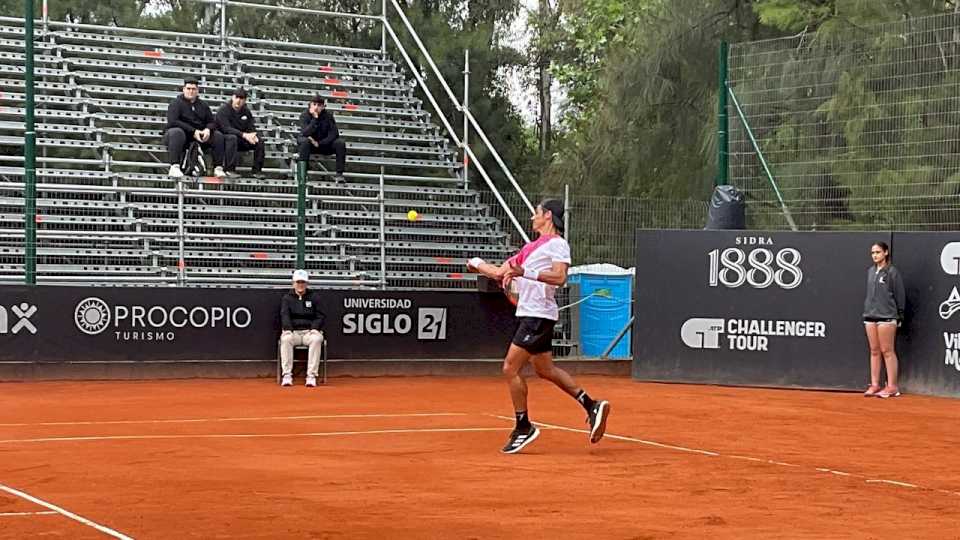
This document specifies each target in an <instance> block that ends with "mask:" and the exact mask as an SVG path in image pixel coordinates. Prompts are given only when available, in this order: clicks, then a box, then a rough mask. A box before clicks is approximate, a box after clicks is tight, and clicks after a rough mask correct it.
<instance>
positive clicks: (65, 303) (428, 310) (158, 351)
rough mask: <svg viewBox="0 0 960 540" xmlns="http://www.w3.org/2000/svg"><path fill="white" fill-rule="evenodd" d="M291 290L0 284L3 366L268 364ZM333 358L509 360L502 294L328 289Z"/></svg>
mask: <svg viewBox="0 0 960 540" xmlns="http://www.w3.org/2000/svg"><path fill="white" fill-rule="evenodd" d="M285 292H286V291H285V290H283V289H275V290H265V289H227V288H198V289H191V288H156V287H139V288H134V287H116V288H109V287H23V286H2V287H0V361H17V362H30V361H34V362H58V361H68V360H69V361H91V362H109V361H148V360H163V361H169V360H224V361H230V360H265V359H273V358H275V357H276V354H277V339H278V337H279V334H280V317H279V306H280V298H281V297H282V295H283V294H284V293H285ZM321 295H322V298H323V302H324V303H323V305H322V310H323V312H324V313H325V315H326V324H325V327H324V332H325V334H326V337H327V340H328V344H329V357H330V358H331V359H458V358H465V359H466V358H497V357H501V356H503V355H504V353H505V352H506V349H507V346H508V345H509V340H510V337H511V335H512V332H513V330H514V325H515V322H514V317H513V308H512V306H511V305H510V304H509V303H508V302H507V300H506V299H505V298H504V297H503V295H490V294H479V293H475V292H474V293H470V292H458V291H450V292H430V291H411V292H385V291H361V290H329V291H327V290H323V291H321Z"/></svg>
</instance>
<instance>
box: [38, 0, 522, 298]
mask: <svg viewBox="0 0 960 540" xmlns="http://www.w3.org/2000/svg"><path fill="white" fill-rule="evenodd" d="M190 1H192V2H196V3H200V4H208V5H215V6H219V10H220V13H219V20H220V25H219V26H220V28H219V36H216V35H210V34H203V33H182V32H170V31H163V30H146V29H138V28H123V27H117V26H104V25H95V24H82V23H74V22H57V21H51V20H50V18H49V1H48V0H43V3H42V14H41V19H40V20H39V21H36V22H39V24H41V25H42V27H43V29H45V30H46V29H50V28H70V29H78V30H98V31H109V32H120V33H124V34H133V35H155V36H167V37H177V38H180V39H182V38H187V39H191V38H192V39H198V40H200V41H202V42H215V41H216V40H217V39H219V41H220V43H221V46H227V45H228V43H230V42H236V43H251V44H263V43H270V42H269V41H265V40H257V39H254V38H248V37H240V36H231V35H230V28H229V24H228V23H229V17H228V11H230V10H234V9H256V10H267V11H275V12H285V13H292V14H297V15H314V16H319V17H332V18H345V19H355V20H364V21H373V22H375V23H379V24H380V26H381V40H380V42H381V43H380V49H379V50H376V49H364V48H355V47H333V48H335V49H337V50H339V51H343V52H351V53H361V54H383V55H385V54H386V51H387V45H388V37H389V40H390V41H392V43H393V44H394V46H395V47H396V48H397V50H398V52H399V53H400V55H401V56H402V57H403V60H404V62H405V63H406V66H407V67H408V68H409V69H410V72H411V74H412V75H413V77H414V78H415V79H416V81H417V83H418V84H419V85H420V88H421V89H422V91H423V93H424V95H425V96H426V98H427V100H428V101H429V102H430V104H431V106H432V107H433V110H434V112H435V113H436V115H437V117H438V118H439V119H440V123H441V124H442V125H443V127H444V129H445V130H446V132H447V135H448V136H449V138H450V139H451V140H452V141H453V143H454V144H456V145H457V147H458V148H460V149H461V151H462V152H463V156H462V163H463V167H462V169H461V172H460V175H461V179H462V181H463V185H464V187H467V186H468V183H467V182H468V177H469V175H468V170H469V167H470V165H471V164H472V165H473V166H474V167H475V170H476V171H477V172H478V173H479V175H480V177H481V178H483V180H484V182H485V184H486V185H487V187H488V189H489V191H490V193H491V194H492V195H493V197H494V198H495V199H496V203H497V205H498V206H499V208H500V209H501V210H502V212H503V216H504V219H506V220H507V221H509V222H510V223H511V225H512V227H513V230H514V233H515V234H516V235H517V236H518V237H519V238H520V239H521V241H524V242H526V241H529V239H530V237H529V235H528V233H527V232H526V231H525V230H524V227H523V225H522V224H521V222H520V221H518V219H517V217H516V215H515V213H514V211H513V210H512V209H511V206H510V205H509V204H508V203H507V201H506V200H505V199H504V197H503V195H502V194H501V193H500V190H499V189H498V188H497V186H496V184H495V183H494V181H493V179H492V178H491V175H490V174H489V173H488V171H487V170H486V168H485V167H484V165H483V163H482V162H481V160H480V159H479V158H478V157H477V155H476V153H475V152H474V149H473V148H471V146H470V145H469V144H468V140H469V129H470V128H472V129H473V130H474V131H475V132H476V135H477V136H478V138H479V139H480V141H481V142H482V144H483V148H484V149H485V151H486V152H487V153H488V154H489V155H490V156H492V157H493V159H494V161H495V162H496V164H497V166H498V167H499V168H500V171H501V172H502V173H503V175H504V176H505V177H506V179H507V180H508V181H509V183H510V185H511V187H512V188H513V192H514V194H515V195H516V196H518V197H519V199H520V200H521V201H522V202H523V206H524V207H525V209H526V210H527V211H528V212H531V213H532V212H533V205H532V204H531V203H530V200H529V199H528V198H527V196H526V194H525V193H524V192H523V189H522V188H521V187H520V185H519V183H518V182H517V180H516V178H515V177H514V176H513V174H512V173H511V171H510V169H509V167H507V165H506V163H505V162H504V160H503V158H502V157H501V156H500V154H499V153H498V152H497V150H496V148H495V147H494V146H493V144H492V142H491V141H490V139H489V137H488V136H487V134H486V133H485V132H484V130H483V128H482V127H481V126H480V124H479V122H478V121H477V119H476V118H475V117H474V115H473V114H472V113H471V111H470V109H469V92H468V88H469V79H468V77H469V56H468V52H467V51H465V69H464V95H463V98H462V100H461V99H458V98H457V96H456V95H455V94H454V93H453V91H452V89H451V87H450V85H449V84H448V83H447V81H446V79H445V78H444V76H443V74H442V73H441V71H440V69H439V68H438V67H437V64H436V62H435V61H434V59H433V57H432V56H431V55H430V52H429V51H428V50H427V47H426V46H425V45H424V43H423V41H422V39H421V38H420V35H419V34H418V33H417V31H416V30H415V29H414V27H413V25H412V24H411V23H410V20H409V19H408V18H407V16H406V14H405V13H404V12H403V9H402V8H401V6H400V4H399V3H398V2H397V1H396V0H389V2H388V0H382V2H381V12H380V14H376V15H372V14H359V13H343V12H334V11H325V10H316V9H306V8H295V7H288V6H278V5H268V4H262V3H256V2H242V1H236V0H190ZM390 8H392V10H391V9H390ZM393 16H395V17H396V19H398V20H399V21H400V22H401V23H402V24H401V26H402V27H403V28H404V29H406V31H407V33H408V34H409V37H410V38H411V39H412V41H413V42H414V43H415V44H416V50H417V51H418V52H419V54H420V55H421V56H422V57H423V59H425V60H426V62H427V64H428V65H429V67H430V69H431V71H432V73H433V74H434V76H435V77H436V80H437V82H439V84H440V85H441V87H442V88H443V91H444V92H445V93H446V95H447V97H448V98H449V100H450V102H451V103H452V104H453V106H454V108H455V110H456V111H458V112H459V113H461V114H462V116H463V136H462V137H461V136H458V134H457V133H456V131H455V130H454V128H453V125H452V124H451V122H450V120H449V119H448V118H447V115H446V114H445V113H444V111H443V109H442V108H441V106H440V104H439V103H438V101H437V99H436V96H434V94H433V92H432V91H431V90H430V87H429V86H428V85H427V84H426V81H425V80H424V77H423V75H422V74H421V73H420V70H418V69H417V66H416V64H415V63H414V61H413V59H412V58H411V55H410V53H409V52H408V50H407V48H406V47H405V46H404V44H403V42H402V41H401V39H400V37H399V36H398V34H397V31H396V29H395V28H394V26H393V25H392V24H391V22H390V19H391V17H393ZM30 22H31V23H33V22H34V21H33V20H32V17H31V18H30ZM25 26H27V27H29V28H30V29H31V30H32V26H33V24H30V23H28V24H27V25H25ZM300 45H302V46H303V47H305V48H317V49H326V50H330V49H331V48H332V47H329V46H326V47H325V46H319V45H313V44H298V46H300ZM32 105H33V100H29V101H28V103H27V109H28V110H29V111H31V112H32V110H33V106H32ZM28 116H29V113H28ZM31 142H32V141H31ZM31 142H28V144H27V145H26V146H27V147H29V148H28V149H26V152H25V154H30V153H31V152H32V151H33V150H34V148H35V145H34V144H31ZM296 176H297V178H298V179H299V180H300V181H301V182H305V181H306V180H305V178H301V176H300V175H299V174H297V175H296ZM28 178H29V176H28ZM382 180H383V171H382V170H381V174H380V182H381V184H382ZM27 184H28V187H27V192H28V193H30V189H31V186H34V185H35V180H34V181H28V182H27ZM379 199H380V202H381V203H382V200H383V194H382V190H381V194H380V197H379ZM31 200H32V199H31ZM381 207H382V204H381ZM27 210H30V205H29V204H28V208H27ZM521 211H522V210H521ZM35 216H36V211H35V210H33V211H27V212H25V217H26V218H27V220H28V221H29V222H32V221H33V220H34V219H35ZM381 217H382V216H381ZM298 221H299V220H298ZM381 221H383V220H382V219H381ZM300 228H302V227H298V229H300ZM28 244H30V245H31V246H33V245H35V242H28ZM31 260H35V256H34V257H31ZM298 262H302V258H298ZM181 264H182V263H181ZM31 268H33V267H31ZM30 275H33V274H31V273H29V272H28V282H31V283H32V281H30V279H29V276H30ZM382 275H384V276H385V275H386V272H382ZM383 279H384V280H385V278H383Z"/></svg>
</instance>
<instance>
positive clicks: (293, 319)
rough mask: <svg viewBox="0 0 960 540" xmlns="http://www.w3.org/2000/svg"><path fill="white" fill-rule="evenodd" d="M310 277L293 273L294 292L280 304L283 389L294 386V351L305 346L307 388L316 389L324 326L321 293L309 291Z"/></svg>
mask: <svg viewBox="0 0 960 540" xmlns="http://www.w3.org/2000/svg"><path fill="white" fill-rule="evenodd" d="M309 281H310V274H308V273H307V271H306V270H297V271H295V272H294V273H293V288H292V289H291V290H290V292H288V293H287V294H285V295H283V299H281V300H280V328H281V330H282V332H281V334H280V368H281V370H282V371H283V380H282V381H281V382H280V386H293V348H294V347H296V346H301V345H302V346H306V347H307V348H308V350H307V386H310V387H313V386H316V385H317V374H318V373H319V371H320V351H321V347H323V323H324V321H325V320H326V316H325V315H324V314H323V311H321V310H320V293H318V292H316V291H312V290H310V289H308V288H307V283H308V282H309Z"/></svg>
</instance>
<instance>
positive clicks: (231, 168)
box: [217, 88, 266, 178]
mask: <svg viewBox="0 0 960 540" xmlns="http://www.w3.org/2000/svg"><path fill="white" fill-rule="evenodd" d="M217 128H218V129H219V130H220V132H221V133H223V136H224V138H225V140H226V145H227V146H229V147H233V146H236V148H237V151H236V152H234V159H233V162H227V164H226V167H225V168H226V169H227V174H228V175H231V174H233V173H236V171H237V163H239V162H240V152H249V151H250V150H253V170H252V171H251V173H252V174H253V176H255V177H257V178H262V177H263V158H264V154H265V153H266V151H265V148H264V146H263V139H261V138H260V136H259V135H258V134H257V125H256V122H255V121H254V119H253V113H251V112H250V109H248V108H247V91H246V90H244V89H243V88H237V89H236V90H234V92H233V97H231V98H230V101H228V102H226V103H224V104H223V105H221V106H220V110H218V111H217Z"/></svg>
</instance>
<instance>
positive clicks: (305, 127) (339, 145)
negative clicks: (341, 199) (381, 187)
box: [297, 96, 347, 182]
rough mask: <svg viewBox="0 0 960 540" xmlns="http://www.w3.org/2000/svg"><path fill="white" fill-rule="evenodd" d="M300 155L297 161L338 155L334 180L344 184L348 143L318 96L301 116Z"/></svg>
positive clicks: (298, 142) (298, 138) (298, 141)
mask: <svg viewBox="0 0 960 540" xmlns="http://www.w3.org/2000/svg"><path fill="white" fill-rule="evenodd" d="M297 145H298V149H299V155H298V156H297V161H306V162H309V161H310V154H324V155H328V156H329V155H330V154H336V156H337V169H336V174H335V175H334V177H333V179H334V180H335V181H337V182H343V170H344V168H345V164H346V161H347V143H345V142H344V141H343V139H341V138H340V132H339V131H338V130H337V122H336V120H334V119H333V113H331V112H330V111H328V110H327V105H326V101H325V100H324V99H323V98H322V97H320V96H316V97H315V98H313V100H312V101H310V104H309V105H308V106H307V110H306V111H304V112H303V114H301V115H300V135H298V136H297Z"/></svg>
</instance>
